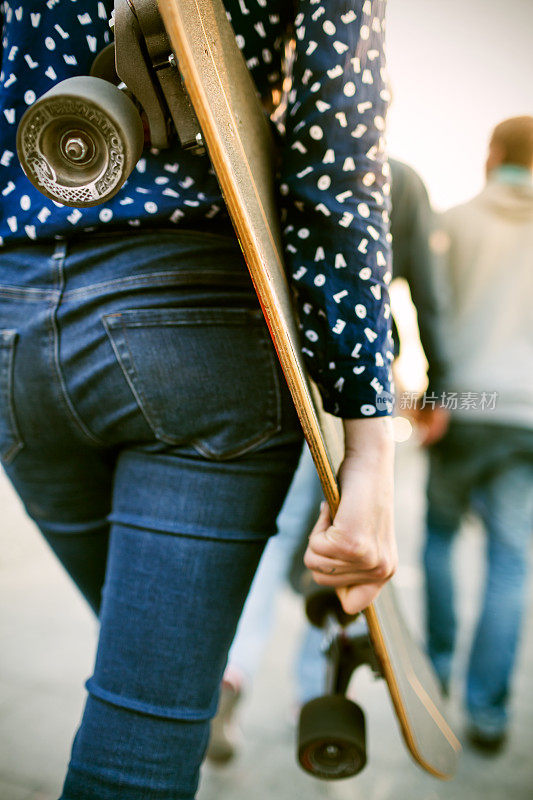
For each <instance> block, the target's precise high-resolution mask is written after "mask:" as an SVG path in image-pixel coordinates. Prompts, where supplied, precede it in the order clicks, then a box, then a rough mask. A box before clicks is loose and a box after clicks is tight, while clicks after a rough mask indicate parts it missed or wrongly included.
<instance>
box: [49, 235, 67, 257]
mask: <svg viewBox="0 0 533 800" xmlns="http://www.w3.org/2000/svg"><path fill="white" fill-rule="evenodd" d="M66 255H67V242H65V241H64V240H63V241H60V242H56V245H55V247H54V254H53V256H52V258H53V259H55V260H56V261H63V259H64V258H65V257H66Z"/></svg>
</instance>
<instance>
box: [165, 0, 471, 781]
mask: <svg viewBox="0 0 533 800" xmlns="http://www.w3.org/2000/svg"><path fill="white" fill-rule="evenodd" d="M158 2H159V9H160V12H161V15H162V18H163V21H164V24H165V27H166V30H167V32H168V35H169V37H170V40H171V43H172V47H173V50H174V53H175V55H176V58H177V61H178V65H179V68H180V72H181V75H182V78H183V81H184V84H185V88H186V90H187V92H188V94H189V97H190V99H191V102H192V105H193V107H194V110H195V112H196V115H197V117H198V121H199V123H200V127H201V129H202V135H203V138H204V141H205V144H206V146H207V149H208V152H209V155H210V158H211V161H212V164H213V167H214V169H215V172H216V175H217V178H218V181H219V183H220V186H221V189H222V193H223V195H224V199H225V202H226V205H227V207H228V210H229V213H230V216H231V218H232V221H233V225H234V227H235V231H236V233H237V236H238V239H239V241H240V244H241V248H242V250H243V253H244V257H245V260H246V263H247V266H248V269H249V271H250V275H251V277H252V281H253V283H254V286H255V289H256V292H257V295H258V297H259V301H260V303H261V306H262V309H263V312H264V315H265V319H266V322H267V324H268V327H269V330H270V333H271V336H272V339H273V341H274V345H275V348H276V351H277V354H278V357H279V360H280V363H281V366H282V368H283V371H284V374H285V378H286V380H287V383H288V386H289V389H290V391H291V394H292V398H293V401H294V404H295V407H296V410H297V412H298V415H299V418H300V422H301V424H302V428H303V431H304V434H305V438H306V439H307V442H308V445H309V448H310V450H311V454H312V456H313V459H314V462H315V465H316V469H317V471H318V474H319V477H320V480H321V483H322V487H323V490H324V496H325V498H326V500H327V502H328V504H329V506H330V508H331V512H332V514H335V511H336V509H337V506H338V503H339V489H338V486H337V481H336V473H337V469H338V466H339V464H340V461H341V459H342V454H343V444H342V432H341V431H339V425H338V423H339V421H338V420H335V419H334V418H333V417H330V416H329V415H326V414H325V413H324V412H323V411H322V409H321V403H320V400H319V398H318V393H317V391H316V388H314V387H313V386H312V385H311V383H310V380H309V378H308V376H307V373H306V369H305V367H304V364H303V361H302V357H301V354H300V343H299V334H298V329H297V325H296V321H295V316H294V311H293V307H292V301H291V296H290V291H289V287H288V284H287V280H286V276H285V269H284V264H283V255H282V253H283V250H282V246H281V237H280V230H279V223H278V212H277V208H276V203H275V197H274V186H273V166H272V161H271V154H272V150H271V139H270V130H269V127H268V123H267V121H266V119H265V116H264V113H263V110H262V107H261V105H260V102H259V100H258V99H257V96H256V90H255V86H254V84H253V81H252V78H251V76H250V74H249V72H248V69H247V67H246V64H245V62H244V59H243V57H242V55H241V53H240V51H239V49H238V47H237V45H236V42H235V35H234V33H233V30H232V28H231V25H230V23H229V22H228V20H227V17H226V13H225V10H224V7H223V4H222V1H221V0H158ZM365 616H366V620H367V624H368V630H369V634H370V638H371V641H372V644H373V647H374V650H375V653H376V656H377V658H378V660H379V663H380V665H381V669H382V671H383V675H384V677H385V680H386V682H387V685H388V688H389V692H390V696H391V699H392V702H393V705H394V709H395V711H396V715H397V718H398V721H399V724H400V727H401V730H402V733H403V737H404V739H405V743H406V745H407V747H408V748H409V750H410V752H411V754H412V756H413V757H414V759H415V760H416V761H417V762H418V763H419V764H420V765H421V766H422V767H423V768H424V769H425V770H427V771H428V772H430V773H432V774H433V775H435V776H437V777H440V778H450V777H452V775H453V774H454V772H455V768H456V762H457V758H458V754H459V751H460V745H459V742H458V740H457V739H456V737H455V736H454V734H453V732H452V730H451V728H450V727H449V725H448V723H447V721H446V719H445V716H444V713H443V711H442V709H441V704H440V696H439V689H438V685H437V681H436V679H435V676H434V674H433V671H432V668H431V666H430V664H429V662H428V660H427V658H426V657H425V655H424V654H423V652H422V651H421V650H420V649H419V647H418V646H417V644H416V643H415V642H414V640H413V639H412V637H411V635H410V633H409V630H408V628H407V626H406V624H405V621H404V620H403V617H402V615H401V612H400V610H399V607H398V605H397V602H396V599H395V594H394V590H393V588H392V586H391V585H390V583H389V584H387V585H386V586H385V587H384V589H383V590H382V592H381V593H380V595H379V597H378V598H377V599H376V601H375V602H374V603H373V604H372V605H371V606H369V607H368V608H367V609H366V611H365Z"/></svg>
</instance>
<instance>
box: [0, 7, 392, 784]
mask: <svg viewBox="0 0 533 800" xmlns="http://www.w3.org/2000/svg"><path fill="white" fill-rule="evenodd" d="M225 6H226V9H227V11H228V14H229V16H230V18H231V21H232V24H233V27H234V30H235V33H236V37H237V42H238V44H239V46H240V47H241V49H242V50H243V53H244V56H245V59H246V61H247V64H248V66H249V68H250V71H251V73H252V75H253V77H254V79H255V81H256V84H257V87H258V90H259V92H260V93H261V95H262V96H263V97H267V96H268V94H269V92H270V89H271V86H272V85H274V84H275V83H276V82H277V81H278V80H279V77H280V73H281V52H282V46H283V38H284V34H285V30H286V23H287V11H288V6H287V4H285V3H282V2H280V0H274V2H269V3H268V6H267V3H266V2H265V0H226V3H225ZM111 11H112V3H111V2H110V0H78V2H72V0H48V1H47V2H46V3H42V2H36V1H35V2H31V1H30V2H26V3H24V4H17V3H12V2H9V0H4V2H3V3H1V4H0V15H1V16H0V23H1V26H2V50H1V71H0V454H1V457H2V463H3V467H4V469H5V471H6V473H7V475H8V476H9V478H10V480H11V481H12V483H13V485H14V487H15V489H16V490H17V492H18V494H19V495H20V497H21V499H22V501H23V503H24V505H25V508H26V510H27V512H28V514H29V515H30V516H31V518H32V519H33V520H34V521H35V523H36V524H37V526H38V527H39V529H40V530H41V532H42V533H43V535H44V537H45V538H46V540H47V542H48V543H49V545H50V547H51V548H52V550H53V551H54V552H55V553H56V555H57V556H58V557H59V559H60V560H61V562H62V563H63V565H64V566H65V568H66V569H67V570H68V572H69V574H70V575H71V577H72V578H73V580H74V581H75V583H76V584H77V585H78V587H79V588H80V590H81V591H82V592H83V594H84V595H85V597H86V598H87V600H88V602H89V603H90V604H91V606H92V607H93V609H94V610H95V612H96V613H97V614H98V616H99V622H100V635H99V643H98V651H97V655H96V663H95V667H94V672H93V675H92V677H91V678H90V679H89V681H88V683H87V689H88V698H87V702H86V706H85V710H84V713H83V718H82V721H81V725H80V728H79V730H78V732H77V734H76V737H75V739H74V743H73V748H72V756H71V761H70V765H69V768H68V772H67V776H66V779H65V783H64V787H63V791H62V795H61V797H62V800H85V799H86V798H91V800H94V799H95V798H98V800H104V799H109V800H110V799H111V798H113V800H116V798H117V797H120V798H121V799H122V800H140V798H146V797H148V796H149V797H151V798H153V800H170V798H172V799H173V800H175V799H176V798H177V797H180V798H183V799H184V800H186V799H190V798H193V797H194V796H195V792H196V787H197V783H198V774H199V766H200V763H201V760H202V757H203V754H204V751H205V748H206V745H207V739H208V731H209V719H210V718H211V717H212V716H213V715H214V713H215V711H216V706H217V695H218V686H219V683H220V679H221V676H222V673H223V669H224V664H225V660H226V656H227V651H228V648H229V645H230V643H231V640H232V637H233V634H234V631H235V627H236V624H237V620H238V618H239V614H240V611H241V608H242V605H243V602H244V598H245V596H246V593H247V591H248V588H249V585H250V582H251V580H252V577H253V574H254V570H255V568H256V565H257V562H258V560H259V557H260V555H261V552H262V550H263V547H264V544H265V542H266V540H267V538H268V537H269V535H270V534H272V533H273V532H274V531H275V519H276V516H277V513H278V511H279V508H280V506H281V504H282V502H283V498H284V496H285V493H286V491H287V487H288V485H289V483H290V480H291V477H292V474H293V471H294V468H295V465H296V463H297V460H298V456H299V452H300V448H301V433H300V430H299V427H298V423H297V420H296V417H295V413H294V410H293V408H292V405H291V402H290V397H289V395H288V391H287V388H286V386H285V384H284V381H283V378H282V376H281V374H280V371H279V368H278V365H277V362H276V357H275V354H274V352H273V349H272V346H271V343H270V340H269V336H268V332H267V330H266V327H265V324H264V322H263V319H262V316H261V312H260V309H259V307H258V303H257V300H256V297H255V294H254V291H253V288H252V285H251V282H250V280H249V277H248V275H247V272H246V269H245V266H244V264H243V261H242V257H241V255H240V251H239V248H238V245H237V242H236V240H235V237H234V235H233V233H232V230H231V227H230V224H229V220H228V216H227V213H226V212H225V210H224V206H223V202H222V199H221V194H220V190H219V187H218V185H217V183H216V180H215V178H214V174H213V171H212V169H211V166H210V163H209V160H208V158H207V157H205V156H204V157H198V156H196V155H191V154H190V153H187V152H185V151H183V150H181V149H180V148H179V147H178V146H174V147H173V148H171V149H170V150H168V151H161V152H157V151H154V150H152V149H150V148H146V149H145V151H144V153H143V155H142V158H141V159H140V160H139V162H138V164H137V166H136V169H135V170H134V172H133V173H132V175H131V176H130V178H129V179H128V181H127V182H126V183H125V184H124V186H123V187H122V188H121V190H120V191H119V192H118V193H117V195H116V196H115V197H114V198H113V199H112V200H110V201H109V202H107V203H105V205H104V206H96V207H91V208H86V209H73V208H68V207H65V206H60V205H57V204H55V203H54V202H52V201H50V200H48V199H46V198H44V197H42V196H41V195H40V194H39V193H38V192H37V191H36V190H35V189H34V188H33V187H32V185H31V184H30V183H29V181H28V180H27V179H26V178H25V176H24V174H23V172H22V170H21V167H20V165H19V164H18V162H17V157H16V147H15V139H16V130H17V125H18V123H19V122H20V119H21V117H22V115H23V113H24V112H25V110H26V109H27V108H28V107H29V106H31V105H32V104H33V103H34V102H35V100H36V99H37V98H38V97H39V96H40V95H42V94H43V93H44V92H45V91H47V90H48V89H49V88H50V87H51V86H53V85H55V84H56V83H57V82H59V81H61V80H63V79H66V78H68V77H72V76H76V75H83V74H88V72H89V70H90V67H91V63H92V61H93V59H94V58H95V56H96V55H97V53H98V52H100V50H101V49H102V48H103V47H104V46H105V45H106V44H107V43H108V42H109V40H110V31H109V24H108V22H109V17H110V13H111ZM384 11H385V2H383V1H382V0H378V1H377V2H370V0H342V2H341V1H340V0H330V2H327V3H326V2H324V3H322V4H319V3H317V2H314V0H301V2H299V3H298V4H297V9H296V12H295V14H294V16H293V17H292V20H291V21H292V24H293V29H294V34H295V40H296V61H295V67H294V85H293V89H292V91H291V94H290V97H289V108H288V117H287V130H286V134H285V137H284V141H283V143H282V145H281V154H280V155H281V176H280V186H279V188H280V198H281V201H280V205H281V214H282V219H283V225H284V240H285V249H286V260H287V268H288V271H289V274H290V276H291V282H292V286H293V290H294V294H295V298H296V302H297V306H298V310H299V317H300V323H301V332H302V351H303V353H304V357H305V359H306V361H307V364H308V367H309V371H310V373H311V375H312V376H313V378H314V379H315V380H316V382H317V383H318V385H319V387H320V391H321V393H322V398H323V402H324V406H325V407H326V409H327V410H329V411H331V412H333V413H334V414H336V415H338V416H340V417H342V418H343V420H344V429H345V436H346V456H345V459H344V463H343V466H342V469H341V472H340V484H341V495H342V499H341V504H340V507H339V510H338V512H337V514H336V516H335V519H334V520H331V519H330V516H329V512H328V510H327V509H324V510H323V511H322V513H321V516H320V519H319V521H318V523H317V525H316V527H315V530H314V532H313V534H312V536H311V539H310V543H309V548H308V552H307V555H306V562H307V564H308V566H309V567H310V568H311V569H312V570H313V574H314V575H315V577H316V578H317V580H319V581H320V582H322V583H324V584H327V585H332V586H334V587H336V588H341V587H344V589H345V591H344V593H343V602H344V604H345V607H346V608H347V609H348V610H350V611H352V612H355V611H357V610H359V609H361V608H363V607H364V606H366V605H367V604H368V603H369V602H371V600H372V599H373V598H374V597H375V595H376V594H377V592H378V591H379V589H380V587H381V586H382V585H383V583H384V582H385V581H386V580H387V579H388V578H389V577H390V575H391V573H392V572H393V570H394V567H395V562H396V550H395V544H394V536H393V530H392V449H393V448H392V440H391V431H390V424H389V423H390V420H389V419H387V417H388V415H389V413H390V403H388V402H387V398H388V397H389V396H390V394H389V393H390V389H391V387H390V381H391V373H390V362H391V359H392V349H391V340H390V319H389V317H390V311H389V300H388V291H387V287H388V283H389V281H390V277H391V273H390V236H389V233H388V213H389V202H388V195H389V182H388V175H389V172H388V164H387V161H386V156H385V150H384V142H383V132H384V127H385V116H386V110H387V104H388V98H389V95H388V90H387V86H386V72H385V62H384V53H383V38H384Z"/></svg>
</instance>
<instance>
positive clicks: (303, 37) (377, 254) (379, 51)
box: [280, 0, 393, 418]
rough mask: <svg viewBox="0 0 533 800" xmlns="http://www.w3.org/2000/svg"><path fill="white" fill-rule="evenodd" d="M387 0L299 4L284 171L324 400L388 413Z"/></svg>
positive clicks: (298, 282) (345, 409) (311, 364)
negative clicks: (385, 39) (385, 43)
mask: <svg viewBox="0 0 533 800" xmlns="http://www.w3.org/2000/svg"><path fill="white" fill-rule="evenodd" d="M385 4H386V3H385V0H324V2H322V3H318V2H316V0H300V2H299V4H298V13H297V16H296V19H295V31H296V54H295V62H294V68H293V85H292V89H291V91H290V94H289V104H288V112H287V121H286V135H285V137H286V138H285V145H284V151H283V159H282V174H281V184H280V192H281V207H282V220H283V233H284V244H285V252H286V263H287V268H288V274H289V279H290V282H291V286H292V289H293V292H294V296H295V300H296V306H297V312H298V316H299V320H300V327H301V336H302V352H303V355H304V358H305V361H306V364H307V367H308V369H309V372H310V374H311V377H312V378H313V379H314V380H315V381H316V383H317V384H318V387H319V389H320V392H321V395H322V399H323V404H324V408H325V409H326V410H327V411H329V412H331V413H333V414H336V415H338V416H342V417H344V418H357V417H365V416H383V415H387V414H390V413H391V411H392V401H393V397H392V394H391V391H392V389H391V383H392V376H391V361H392V358H393V355H392V338H391V332H390V305H389V296H388V288H387V287H388V284H389V282H390V279H391V266H390V260H391V256H390V233H389V196H390V185H389V180H388V178H389V165H388V163H387V160H386V155H385V146H384V138H383V135H384V128H385V116H386V111H387V106H388V99H389V93H388V89H387V83H386V72H385V56H384V49H383V43H384V11H385Z"/></svg>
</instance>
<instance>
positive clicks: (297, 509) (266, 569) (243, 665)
mask: <svg viewBox="0 0 533 800" xmlns="http://www.w3.org/2000/svg"><path fill="white" fill-rule="evenodd" d="M323 499H324V495H323V493H322V488H321V486H320V481H319V479H318V475H317V471H316V469H315V466H314V464H313V459H312V457H311V453H310V452H309V450H308V448H307V447H306V448H304V450H303V452H302V456H301V458H300V463H299V464H298V469H297V470H296V474H295V476H294V480H293V482H292V484H291V487H290V489H289V493H288V494H287V498H286V500H285V503H284V504H283V508H282V509H281V512H280V514H279V516H278V519H277V526H278V531H279V533H278V534H277V536H275V537H274V538H273V539H271V540H270V541H269V543H268V545H267V547H266V549H265V552H264V553H263V555H262V557H261V561H260V564H259V568H258V570H257V572H256V575H255V578H254V580H253V583H252V588H251V589H250V593H249V595H248V597H247V599H246V603H245V606H244V610H243V612H242V616H241V618H240V620H239V626H238V628H237V634H236V636H235V639H234V640H233V644H232V646H231V650H230V653H229V659H228V664H229V665H231V666H233V667H236V668H237V669H238V670H239V672H241V673H243V675H244V677H245V678H246V680H247V681H251V680H252V679H253V677H254V676H255V673H256V671H257V668H258V666H259V662H260V660H261V658H262V656H263V653H264V650H265V647H266V645H267V642H268V637H269V634H270V632H271V629H272V622H273V619H274V609H275V603H276V596H277V592H278V589H279V588H280V587H281V585H282V583H283V581H284V579H285V578H286V577H287V573H288V571H289V567H290V564H291V561H292V558H293V556H294V554H295V552H296V551H297V550H298V549H299V548H300V546H301V542H302V539H305V540H307V537H308V536H309V533H310V532H311V529H312V527H313V525H314V524H315V522H316V520H317V517H318V514H319V511H320V503H321V501H322V500H323ZM304 691H305V689H304Z"/></svg>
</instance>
